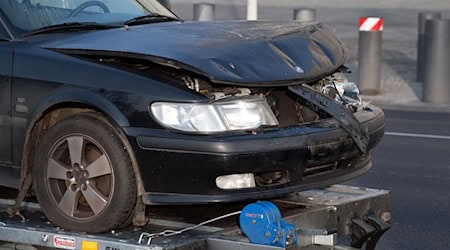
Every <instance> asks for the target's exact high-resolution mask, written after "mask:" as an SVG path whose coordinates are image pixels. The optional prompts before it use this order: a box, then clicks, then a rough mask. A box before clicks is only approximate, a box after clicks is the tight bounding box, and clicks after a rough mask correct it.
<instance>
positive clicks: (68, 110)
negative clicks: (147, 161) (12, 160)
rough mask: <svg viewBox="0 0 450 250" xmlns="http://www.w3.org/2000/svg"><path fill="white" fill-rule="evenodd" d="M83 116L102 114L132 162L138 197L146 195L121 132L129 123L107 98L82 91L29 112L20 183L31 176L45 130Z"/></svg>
mask: <svg viewBox="0 0 450 250" xmlns="http://www.w3.org/2000/svg"><path fill="white" fill-rule="evenodd" d="M86 112H96V113H99V114H101V115H102V117H103V118H104V119H105V122H107V123H109V124H111V125H112V127H113V129H114V130H115V131H116V132H117V134H118V135H119V138H120V140H121V142H122V143H123V145H124V146H125V148H126V150H127V153H128V154H129V156H130V158H131V161H132V165H133V166H132V168H133V171H134V174H135V176H136V181H137V183H136V186H137V194H138V196H141V195H142V194H143V193H144V192H145V191H144V185H143V182H142V178H141V173H140V171H139V167H138V164H137V160H136V157H135V155H134V152H133V150H132V147H131V145H130V143H129V141H128V139H127V136H126V135H125V132H124V131H123V129H122V128H123V127H128V126H129V121H128V119H127V118H126V117H125V115H124V114H123V113H122V112H120V110H119V109H118V108H117V107H116V106H115V105H114V104H113V103H111V102H110V101H108V100H107V99H106V98H104V97H102V96H100V95H97V94H94V93H92V92H89V91H83V90H73V89H71V90H64V91H61V92H59V93H58V94H57V95H53V96H52V97H49V98H47V99H46V101H44V102H43V103H42V105H40V106H39V107H38V108H36V109H35V110H34V112H32V115H30V117H31V119H29V120H28V122H27V132H26V139H25V145H24V148H23V154H22V163H21V182H23V181H24V179H25V177H26V176H27V175H28V174H31V170H32V167H33V166H32V165H33V164H32V163H33V159H34V154H35V150H36V146H37V143H38V136H39V135H40V134H42V133H45V130H46V129H48V128H49V127H51V126H52V125H54V124H55V123H57V122H58V121H61V120H62V119H64V118H66V117H69V116H71V115H75V114H80V113H86Z"/></svg>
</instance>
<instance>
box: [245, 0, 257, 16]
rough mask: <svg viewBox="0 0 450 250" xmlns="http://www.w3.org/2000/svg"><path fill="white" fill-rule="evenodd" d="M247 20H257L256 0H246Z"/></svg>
mask: <svg viewBox="0 0 450 250" xmlns="http://www.w3.org/2000/svg"><path fill="white" fill-rule="evenodd" d="M247 20H258V0H247Z"/></svg>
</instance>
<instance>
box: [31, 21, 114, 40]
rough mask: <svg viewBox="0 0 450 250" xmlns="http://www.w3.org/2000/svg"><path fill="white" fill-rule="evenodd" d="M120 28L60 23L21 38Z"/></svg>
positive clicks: (91, 24)
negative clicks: (44, 34)
mask: <svg viewBox="0 0 450 250" xmlns="http://www.w3.org/2000/svg"><path fill="white" fill-rule="evenodd" d="M119 27H120V26H115V25H106V24H100V23H95V22H83V23H80V22H71V23H61V24H56V25H50V26H46V27H43V28H40V29H37V30H33V31H31V32H29V33H26V34H24V35H23V37H27V36H33V35H38V34H43V33H52V32H58V31H79V30H100V29H112V28H119Z"/></svg>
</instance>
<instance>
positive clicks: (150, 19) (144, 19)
mask: <svg viewBox="0 0 450 250" xmlns="http://www.w3.org/2000/svg"><path fill="white" fill-rule="evenodd" d="M173 21H180V19H178V18H176V17H171V16H164V15H157V14H151V15H145V16H138V17H135V18H132V19H130V20H127V21H125V22H124V23H123V24H125V25H140V24H146V23H158V22H173Z"/></svg>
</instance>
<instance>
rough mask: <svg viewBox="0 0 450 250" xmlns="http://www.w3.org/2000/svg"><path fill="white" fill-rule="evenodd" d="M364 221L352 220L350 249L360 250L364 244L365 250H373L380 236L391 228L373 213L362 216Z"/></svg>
mask: <svg viewBox="0 0 450 250" xmlns="http://www.w3.org/2000/svg"><path fill="white" fill-rule="evenodd" d="M363 217H364V219H360V218H355V219H352V225H351V229H352V247H357V248H362V247H363V245H364V243H366V248H365V249H366V250H374V249H375V246H376V245H377V243H378V241H379V240H380V238H381V236H383V234H384V233H385V232H386V231H387V230H389V228H391V225H389V224H388V223H386V222H384V221H382V220H381V219H380V218H378V216H377V215H376V214H374V213H369V214H367V215H364V216H363Z"/></svg>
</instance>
